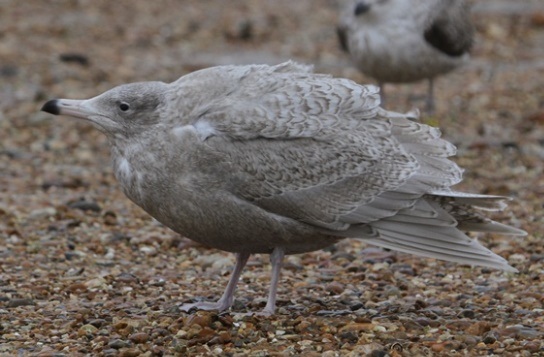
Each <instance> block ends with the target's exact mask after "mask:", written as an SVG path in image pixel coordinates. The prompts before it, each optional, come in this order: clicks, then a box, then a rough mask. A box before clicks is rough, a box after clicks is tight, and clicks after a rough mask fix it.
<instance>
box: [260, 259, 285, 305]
mask: <svg viewBox="0 0 544 357" xmlns="http://www.w3.org/2000/svg"><path fill="white" fill-rule="evenodd" d="M284 256H285V252H284V250H283V248H274V250H273V251H272V254H270V263H271V264H272V276H271V278H270V291H269V293H268V301H267V302H266V306H265V307H264V310H263V311H262V312H261V315H264V316H270V315H272V314H274V311H276V292H277V291H278V281H279V280H280V274H281V268H282V266H283V257H284Z"/></svg>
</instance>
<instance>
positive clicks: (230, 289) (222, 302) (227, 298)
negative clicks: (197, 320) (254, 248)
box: [180, 253, 250, 312]
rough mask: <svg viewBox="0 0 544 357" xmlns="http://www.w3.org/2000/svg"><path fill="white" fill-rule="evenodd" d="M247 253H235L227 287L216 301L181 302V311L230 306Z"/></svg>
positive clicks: (219, 309)
mask: <svg viewBox="0 0 544 357" xmlns="http://www.w3.org/2000/svg"><path fill="white" fill-rule="evenodd" d="M249 255H250V254H249V253H237V254H236V265H235V266H234V269H233V270H232V274H231V276H230V279H229V283H228V284H227V288H226V289H225V291H224V292H223V295H222V296H221V298H220V299H219V300H218V301H217V302H207V301H201V302H197V303H192V304H183V305H181V306H180V310H181V311H185V312H189V311H190V310H192V309H196V310H218V311H219V312H221V311H225V310H227V309H228V308H230V307H231V306H232V303H233V301H234V291H235V290H236V284H238V280H239V279H240V275H242V270H243V269H244V267H245V266H246V263H247V260H248V259H249Z"/></svg>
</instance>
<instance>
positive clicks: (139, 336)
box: [128, 332, 149, 344]
mask: <svg viewBox="0 0 544 357" xmlns="http://www.w3.org/2000/svg"><path fill="white" fill-rule="evenodd" d="M128 339H129V340H131V341H132V342H134V343H135V344H140V343H146V342H147V341H148V340H149V335H148V334H147V333H145V332H136V333H133V334H132V335H130V336H129V337H128Z"/></svg>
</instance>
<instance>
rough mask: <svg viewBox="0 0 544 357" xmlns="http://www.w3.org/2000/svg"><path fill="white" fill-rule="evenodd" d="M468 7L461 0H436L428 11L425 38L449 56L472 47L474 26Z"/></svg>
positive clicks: (457, 54)
mask: <svg viewBox="0 0 544 357" xmlns="http://www.w3.org/2000/svg"><path fill="white" fill-rule="evenodd" d="M469 12H470V9H469V7H468V6H467V5H466V3H465V2H464V1H462V0H457V1H455V0H442V1H438V2H437V3H436V5H435V6H434V8H433V11H431V12H429V17H428V21H427V25H426V27H425V33H424V37H425V40H426V41H427V42H428V43H429V44H430V45H431V46H433V47H434V48H436V49H437V50H439V51H441V52H443V53H445V54H447V55H449V56H462V55H464V54H465V53H467V52H468V51H469V50H470V48H471V47H472V43H473V38H474V26H473V25H472V22H471V21H470V13H469Z"/></svg>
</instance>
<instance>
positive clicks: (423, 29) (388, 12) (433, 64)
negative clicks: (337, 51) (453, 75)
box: [338, 0, 474, 112]
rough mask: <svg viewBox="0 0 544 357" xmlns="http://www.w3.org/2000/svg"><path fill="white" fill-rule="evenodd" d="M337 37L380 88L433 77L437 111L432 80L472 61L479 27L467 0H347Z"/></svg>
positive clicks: (430, 95)
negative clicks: (470, 52)
mask: <svg viewBox="0 0 544 357" xmlns="http://www.w3.org/2000/svg"><path fill="white" fill-rule="evenodd" d="M338 37H339V40H340V44H341V46H342V48H343V49H344V50H345V51H347V52H348V53H349V54H350V57H351V59H352V61H353V62H354V64H355V65H356V66H357V68H358V69H359V70H360V71H361V72H363V73H364V74H366V75H368V76H370V77H372V78H374V79H376V80H377V81H378V83H379V85H380V88H381V89H383V85H384V83H406V82H414V81H419V80H422V79H428V81H429V87H428V93H427V108H426V109H427V111H428V112H433V111H434V108H435V103H434V94H433V79H434V77H436V76H438V75H441V74H445V73H447V72H450V71H451V70H453V69H455V68H456V67H458V66H459V65H461V64H462V63H464V62H466V61H467V59H468V51H469V50H470V48H471V46H472V42H473V37H474V28H473V25H472V22H471V20H470V13H469V9H468V6H467V5H466V4H465V1H464V0H348V1H347V2H346V6H345V8H344V9H343V11H342V13H341V14H340V21H339V26H338ZM382 93H383V92H382ZM382 96H383V94H382Z"/></svg>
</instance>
